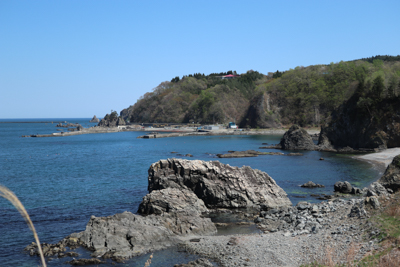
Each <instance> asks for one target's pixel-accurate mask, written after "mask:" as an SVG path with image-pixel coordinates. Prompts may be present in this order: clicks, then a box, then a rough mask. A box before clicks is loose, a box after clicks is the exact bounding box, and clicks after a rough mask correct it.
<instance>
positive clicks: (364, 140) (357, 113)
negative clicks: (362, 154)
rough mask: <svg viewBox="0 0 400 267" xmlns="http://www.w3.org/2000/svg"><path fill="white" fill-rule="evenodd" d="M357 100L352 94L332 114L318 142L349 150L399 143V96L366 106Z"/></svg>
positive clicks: (397, 144)
mask: <svg viewBox="0 0 400 267" xmlns="http://www.w3.org/2000/svg"><path fill="white" fill-rule="evenodd" d="M359 100H360V97H359V96H358V95H357V94H355V95H353V96H352V97H351V98H350V99H349V101H347V102H346V103H345V104H344V105H343V106H342V107H341V108H340V109H339V110H337V111H336V112H334V113H333V114H332V121H331V122H330V123H329V125H327V126H326V127H322V129H321V135H320V136H321V139H320V141H319V145H320V144H324V146H326V147H329V145H331V146H332V147H335V148H342V147H351V148H353V149H385V148H390V147H398V146H400V109H399V107H400V99H398V98H397V99H384V100H382V101H380V102H376V103H375V104H374V105H373V106H371V107H366V108H361V107H360V105H357V103H358V102H359ZM322 138H324V139H322ZM327 140H329V143H330V144H328V143H327Z"/></svg>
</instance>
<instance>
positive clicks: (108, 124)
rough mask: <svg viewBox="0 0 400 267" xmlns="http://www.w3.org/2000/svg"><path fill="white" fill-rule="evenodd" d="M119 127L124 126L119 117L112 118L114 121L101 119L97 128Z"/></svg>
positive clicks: (122, 120)
mask: <svg viewBox="0 0 400 267" xmlns="http://www.w3.org/2000/svg"><path fill="white" fill-rule="evenodd" d="M119 125H126V123H125V121H124V119H123V118H121V117H118V118H114V119H107V118H103V119H101V121H100V122H99V124H98V126H101V127H116V126H119Z"/></svg>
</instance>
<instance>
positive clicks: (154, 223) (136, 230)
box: [76, 210, 216, 260]
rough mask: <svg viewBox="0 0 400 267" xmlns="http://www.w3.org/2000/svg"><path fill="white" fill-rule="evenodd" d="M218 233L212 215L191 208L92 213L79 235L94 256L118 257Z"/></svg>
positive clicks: (116, 258) (135, 254)
mask: <svg viewBox="0 0 400 267" xmlns="http://www.w3.org/2000/svg"><path fill="white" fill-rule="evenodd" d="M215 232H216V228H215V226H214V224H213V223H212V222H211V220H210V219H209V218H201V217H199V216H198V214H197V213H193V212H191V211H184V210H182V211H179V212H171V213H163V214H162V216H156V215H149V216H146V217H143V216H140V215H135V214H132V213H130V212H124V213H119V214H115V215H113V216H108V217H95V216H92V217H91V218H90V220H89V222H88V224H87V225H86V229H85V231H83V232H80V233H78V234H76V237H77V238H78V239H79V240H80V242H82V243H83V245H84V246H85V247H86V248H88V249H90V250H92V251H94V253H93V254H92V255H93V256H96V257H104V256H105V255H107V257H110V258H112V259H114V260H118V259H123V258H130V257H134V256H137V255H141V254H144V253H148V252H150V251H154V250H159V249H163V248H166V247H169V246H172V245H174V244H177V243H178V242H179V237H181V236H187V235H204V234H214V233H215Z"/></svg>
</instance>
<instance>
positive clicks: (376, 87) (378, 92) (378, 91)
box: [372, 75, 385, 100]
mask: <svg viewBox="0 0 400 267" xmlns="http://www.w3.org/2000/svg"><path fill="white" fill-rule="evenodd" d="M384 90H385V83H384V80H383V78H382V76H381V75H378V76H377V77H376V78H375V79H374V82H373V84H372V94H373V95H374V96H375V97H376V98H377V100H380V99H381V96H382V93H383V91H384Z"/></svg>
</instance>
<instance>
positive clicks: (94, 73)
mask: <svg viewBox="0 0 400 267" xmlns="http://www.w3.org/2000/svg"><path fill="white" fill-rule="evenodd" d="M399 11H400V1H399V0H393V1H391V0H387V1H382V0H381V1H368V0H364V1H356V0H354V1H353V0H352V1H349V0H346V1H341V0H335V1H333V0H332V1H307V0H303V1H298V0H295V1H276V0H275V1H267V0H263V1H251V0H248V1H236V0H231V1H215V0H214V1H188V0H181V1H174V0H168V1H165V0H163V1H152V0H146V1H145V0H143V1H139V0H132V1H123V0H109V1H104V0H96V1H94V0H84V1H82V0H64V1H63V0H58V1H53V0H51V1H41V0H35V1H31V0H29V1H18V0H13V1H11V0H1V1H0V92H1V94H0V118H91V117H93V115H96V116H97V117H103V116H104V115H105V114H107V113H110V112H111V110H116V111H118V112H120V111H121V110H122V109H124V108H127V107H129V106H130V105H133V104H135V103H136V101H137V100H138V98H139V97H140V96H142V95H144V94H145V93H146V92H150V91H152V89H153V88H155V87H156V86H157V85H159V84H160V83H161V82H164V81H170V80H171V79H172V78H174V77H175V76H180V77H182V76H183V75H188V74H193V73H204V74H206V75H207V74H210V73H215V72H218V73H219V72H226V71H228V70H236V71H237V72H238V73H245V72H246V71H248V70H251V69H252V70H256V71H259V72H261V73H264V74H267V73H268V72H275V71H276V70H280V71H285V70H289V69H291V68H295V67H297V66H309V65H315V64H329V63H331V62H335V63H336V62H340V61H341V60H343V61H348V60H353V59H359V58H364V57H371V56H375V55H399V54H400V16H399Z"/></svg>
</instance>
